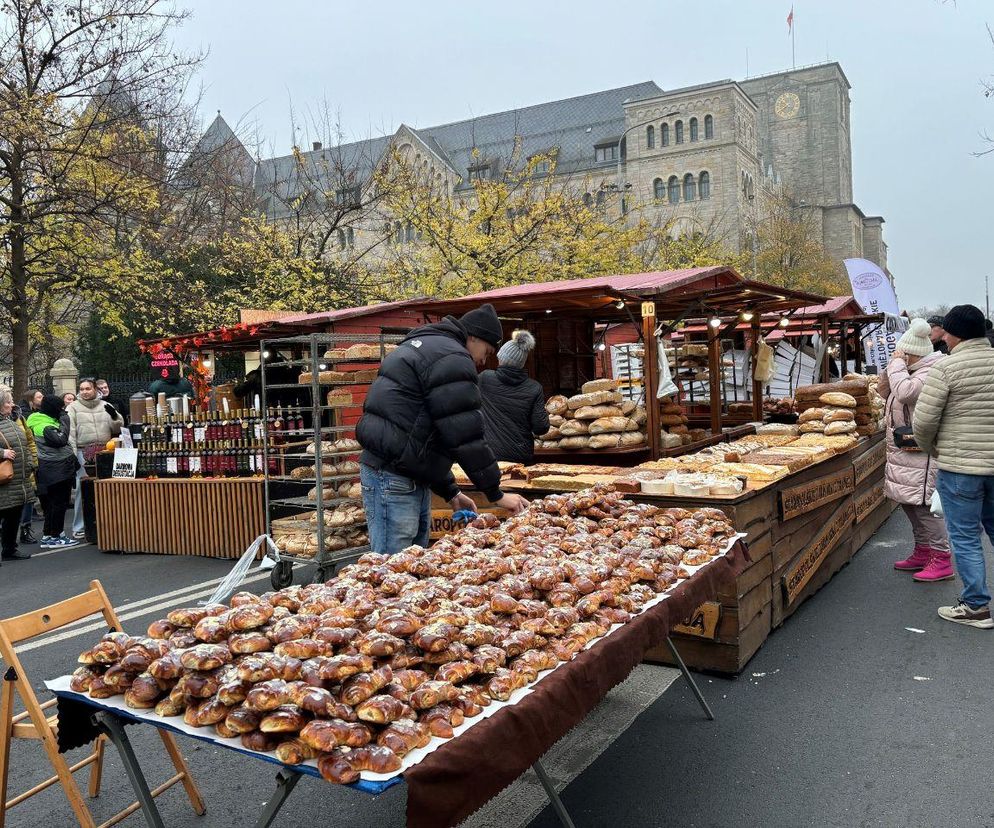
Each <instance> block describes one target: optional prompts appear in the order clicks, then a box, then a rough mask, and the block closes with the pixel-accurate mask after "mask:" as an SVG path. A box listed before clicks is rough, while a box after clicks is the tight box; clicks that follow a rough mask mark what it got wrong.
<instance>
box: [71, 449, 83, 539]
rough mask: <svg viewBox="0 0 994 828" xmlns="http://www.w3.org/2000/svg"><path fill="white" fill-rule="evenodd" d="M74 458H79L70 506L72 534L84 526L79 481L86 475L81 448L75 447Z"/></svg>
mask: <svg viewBox="0 0 994 828" xmlns="http://www.w3.org/2000/svg"><path fill="white" fill-rule="evenodd" d="M76 459H77V460H79V468H78V469H77V470H76V500H75V501H74V502H73V507H72V531H73V534H75V533H76V532H82V531H83V529H84V528H85V524H84V523H83V487H82V485H81V484H80V482H79V481H81V480H82V479H83V477H84V476H85V475H86V470H85V469H84V468H83V450H82V449H76Z"/></svg>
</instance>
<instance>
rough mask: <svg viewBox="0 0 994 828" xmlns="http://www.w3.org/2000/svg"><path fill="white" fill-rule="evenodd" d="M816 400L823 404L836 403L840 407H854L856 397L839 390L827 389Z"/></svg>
mask: <svg viewBox="0 0 994 828" xmlns="http://www.w3.org/2000/svg"><path fill="white" fill-rule="evenodd" d="M818 402H820V403H823V404H825V405H837V406H841V407H842V408H855V407H856V398H855V397H853V396H852V394H845V393H843V392H841V391H829V392H828V393H827V394H822V395H821V396H820V397H819V398H818Z"/></svg>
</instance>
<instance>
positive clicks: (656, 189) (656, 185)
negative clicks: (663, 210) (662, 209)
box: [652, 178, 666, 201]
mask: <svg viewBox="0 0 994 828" xmlns="http://www.w3.org/2000/svg"><path fill="white" fill-rule="evenodd" d="M652 197H653V198H654V199H656V201H662V200H663V199H664V198H666V187H665V185H664V184H663V179H661V178H657V179H656V180H655V181H653V182H652Z"/></svg>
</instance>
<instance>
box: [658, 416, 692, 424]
mask: <svg viewBox="0 0 994 828" xmlns="http://www.w3.org/2000/svg"><path fill="white" fill-rule="evenodd" d="M686 422H687V418H686V416H684V415H683V414H660V415H659V424H660V425H662V426H678V425H685V424H686Z"/></svg>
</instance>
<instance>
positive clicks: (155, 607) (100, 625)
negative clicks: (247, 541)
mask: <svg viewBox="0 0 994 828" xmlns="http://www.w3.org/2000/svg"><path fill="white" fill-rule="evenodd" d="M261 580H269V573H268V572H264V573H262V574H261V575H256V576H255V577H251V578H246V579H245V580H244V581H243V582H242V583H244V584H249V583H254V582H255V581H261ZM214 589H215V587H210V588H209V589H205V590H202V591H200V592H195V593H193V594H192V595H183V596H182V601H180V600H178V599H177V598H175V597H172V598H169V599H168V600H165V601H160V602H159V603H157V604H152V605H151V606H144V607H140V608H138V609H135V610H134V611H133V612H127V613H124V614H119V615H118V618H119V619H120V621H121V622H122V623H124V622H125V621H131V620H134V619H135V618H142V617H143V616H146V615H151V614H152V613H155V612H158V611H159V610H163V609H173V608H175V607H176V606H178V605H179V604H181V603H191V602H193V601H195V600H196V599H197V598H206V597H207V596H208V595H210V594H211V593H213V592H214ZM161 597H162V596H159V595H156V596H154V598H161ZM106 626H107V624H106V623H105V622H104V620H103V619H101V620H100V621H94V622H91V623H88V624H86V625H85V626H82V627H79V628H76V629H68V630H62V631H61V632H57V633H52V634H51V635H47V636H45V637H44V638H36V639H34V640H32V641H31V642H30V643H28V644H23V645H22V646H20V647H17V648H15V649H16V652H18V653H26V652H28V651H29V650H37V649H38V648H39V647H44V646H46V645H48V644H54V643H56V642H57V641H65V640H66V639H68V638H75V637H76V636H79V635H84V634H86V633H89V632H94V631H96V630H102V629H104V628H105V627H106Z"/></svg>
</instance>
